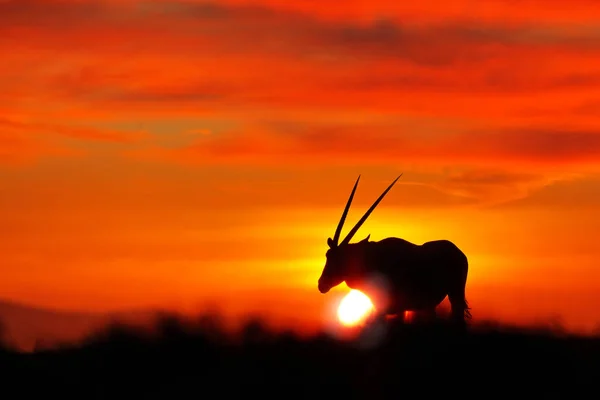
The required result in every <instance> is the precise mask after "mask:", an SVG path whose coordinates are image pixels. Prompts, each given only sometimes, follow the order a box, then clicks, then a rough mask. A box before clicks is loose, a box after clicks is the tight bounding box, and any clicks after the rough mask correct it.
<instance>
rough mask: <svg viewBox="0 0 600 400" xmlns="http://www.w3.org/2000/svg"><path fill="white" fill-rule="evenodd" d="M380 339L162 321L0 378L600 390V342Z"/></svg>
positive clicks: (192, 393) (308, 387) (487, 329)
mask: <svg viewBox="0 0 600 400" xmlns="http://www.w3.org/2000/svg"><path fill="white" fill-rule="evenodd" d="M382 332H383V334H381V333H382ZM376 333H377V330H376V329H375V327H371V328H365V329H364V330H363V331H361V332H359V333H358V334H357V336H356V337H353V338H349V339H344V340H342V339H336V338H334V337H331V336H328V335H325V334H322V335H318V336H315V337H310V338H301V337H299V336H296V335H295V334H293V333H291V332H274V331H272V330H269V329H267V328H266V326H265V325H263V324H262V323H261V321H260V320H251V321H249V322H248V323H246V324H245V325H243V327H242V328H241V329H238V330H237V331H230V330H227V329H225V328H224V327H223V323H222V321H221V320H220V319H219V318H218V316H214V315H213V316H202V317H199V318H194V319H192V318H189V319H183V318H180V317H176V316H172V315H163V316H161V317H160V318H159V319H158V320H157V321H156V324H154V325H153V326H152V327H151V329H147V328H146V329H143V328H141V327H138V328H134V327H129V326H125V325H118V324H115V325H112V326H110V327H108V328H107V329H105V330H103V331H99V332H96V333H95V334H94V335H92V336H90V337H88V338H87V339H86V340H84V341H83V342H81V343H79V344H76V345H75V344H74V345H69V346H62V347H60V348H54V349H45V350H39V351H36V352H34V353H19V352H16V351H14V350H11V349H10V348H6V347H5V348H3V349H2V350H0V365H1V367H0V368H1V369H0V373H2V377H3V382H4V383H3V391H6V392H7V393H13V391H14V393H15V395H14V396H17V394H18V397H19V398H33V397H34V396H35V397H36V398H39V397H40V396H43V397H51V396H52V397H54V396H56V397H57V398H60V399H65V398H86V399H100V398H102V399H103V398H107V399H108V398H110V399H116V398H119V399H120V398H123V399H125V398H126V399H132V398H140V399H142V398H143V399H159V398H160V399H171V398H215V397H228V398H240V397H251V396H258V397H261V398H265V397H268V398H286V397H291V398H310V399H312V398H364V399H378V398H402V397H405V398H406V396H433V395H437V396H439V395H443V396H454V395H457V396H460V397H462V398H481V397H496V396H503V397H504V396H513V397H523V396H536V398H538V397H544V398H548V397H549V398H563V397H566V398H577V397H578V396H579V395H582V396H583V395H584V394H585V393H588V394H587V395H586V397H587V396H589V395H593V393H595V392H597V391H598V390H597V388H596V385H597V382H599V381H598V380H597V379H598V378H599V377H600V372H599V371H600V339H599V338H594V337H581V336H574V335H568V334H565V333H560V332H558V333H557V332H554V331H552V330H551V329H545V330H544V329H517V328H510V327H502V326H499V325H494V324H479V325H473V326H470V327H469V328H468V329H467V331H460V330H457V329H455V328H453V327H452V326H450V325H448V324H447V323H446V322H444V321H440V322H436V323H433V324H427V325H424V324H407V325H398V324H393V323H392V324H390V325H389V326H388V328H386V330H384V331H379V333H380V335H379V336H377V335H376ZM377 337H378V339H377ZM374 338H375V339H374ZM3 397H4V396H3ZM4 398H6V397H4Z"/></svg>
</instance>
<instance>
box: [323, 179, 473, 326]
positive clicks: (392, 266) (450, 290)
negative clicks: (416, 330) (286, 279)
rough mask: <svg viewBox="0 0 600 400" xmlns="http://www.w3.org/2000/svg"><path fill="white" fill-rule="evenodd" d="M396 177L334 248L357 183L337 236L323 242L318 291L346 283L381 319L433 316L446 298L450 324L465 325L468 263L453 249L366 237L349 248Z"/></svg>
mask: <svg viewBox="0 0 600 400" xmlns="http://www.w3.org/2000/svg"><path fill="white" fill-rule="evenodd" d="M400 176H402V175H400ZM400 176H398V177H397V178H396V179H395V180H394V181H393V182H392V183H391V185H390V186H389V187H388V188H387V189H386V190H385V191H384V192H383V193H382V194H381V196H379V198H378V199H377V200H376V201H375V203H373V205H372V206H371V208H369V210H368V211H367V212H366V213H365V215H364V216H363V217H362V218H361V219H360V220H359V222H358V223H357V224H356V225H355V226H354V227H353V228H352V230H351V231H350V232H349V233H348V235H347V236H346V237H345V238H344V240H342V242H341V243H338V242H339V237H340V233H341V230H342V227H343V225H344V221H345V219H346V215H347V214H348V210H349V209H350V205H351V204H352V199H353V198H354V193H355V192H356V188H357V186H358V182H359V180H360V176H359V177H358V179H357V180H356V183H355V184H354V188H353V189H352V192H351V194H350V198H349V199H348V202H347V203H346V207H345V209H344V212H343V214H342V218H341V219H340V222H339V224H338V226H337V229H336V232H335V235H334V237H333V239H332V238H329V239H327V244H328V246H329V249H328V250H327V253H326V255H325V256H326V263H325V267H324V269H323V272H322V274H321V277H320V278H319V282H318V288H319V291H320V292H321V293H323V294H324V293H327V292H329V290H331V288H333V287H335V286H337V285H339V284H341V283H342V282H346V285H348V287H350V288H352V289H357V290H360V291H362V292H364V293H365V294H366V295H367V296H369V297H370V298H371V300H372V301H373V303H374V305H375V308H376V312H377V314H378V316H379V317H384V316H385V315H387V314H396V315H398V316H399V317H403V316H404V311H414V312H417V313H422V314H429V315H435V309H436V307H437V306H438V305H439V304H440V303H441V302H442V301H443V300H444V299H445V298H446V296H448V300H449V302H450V306H451V313H452V318H453V320H455V321H458V322H460V323H464V322H465V320H466V319H467V318H470V317H471V314H470V311H469V305H468V303H467V300H466V297H465V287H466V283H467V273H468V260H467V257H466V256H465V254H464V253H463V252H462V251H461V250H460V249H459V248H458V247H457V246H456V245H455V244H453V243H452V242H450V241H448V240H434V241H430V242H426V243H423V244H421V245H418V244H414V243H411V242H408V241H406V240H404V239H400V238H396V237H389V238H386V239H383V240H380V241H369V238H370V235H369V236H367V237H366V238H365V239H364V240H362V241H360V242H358V243H350V240H351V239H352V237H353V236H354V234H355V233H356V232H357V231H358V229H359V228H360V226H361V225H362V224H363V223H364V222H365V220H366V219H367V218H368V216H369V215H370V214H371V212H373V210H374V209H375V207H377V205H378V204H379V202H380V201H381V200H382V199H383V197H384V196H385V195H386V194H387V192H388V191H389V190H390V189H391V188H392V186H393V185H394V184H395V183H396V182H397V181H398V179H399V178H400Z"/></svg>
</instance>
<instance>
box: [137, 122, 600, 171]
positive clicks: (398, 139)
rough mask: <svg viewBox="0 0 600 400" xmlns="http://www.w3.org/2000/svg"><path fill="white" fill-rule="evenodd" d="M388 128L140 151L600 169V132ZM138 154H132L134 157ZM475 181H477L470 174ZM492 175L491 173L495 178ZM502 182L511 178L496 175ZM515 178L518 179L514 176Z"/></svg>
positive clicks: (228, 139) (211, 158)
mask: <svg viewBox="0 0 600 400" xmlns="http://www.w3.org/2000/svg"><path fill="white" fill-rule="evenodd" d="M419 133H421V132H418V133H416V134H415V132H412V131H411V130H409V129H407V128H401V127H394V126H382V125H364V126H356V125H348V126H336V127H322V126H318V125H315V126H314V127H313V126H306V125H304V126H302V127H301V128H300V129H296V130H288V131H285V130H282V131H275V132H273V131H268V130H265V129H262V130H261V129H260V128H252V127H249V128H248V130H247V131H243V132H240V133H237V132H225V133H221V134H214V135H210V136H203V137H198V138H195V140H194V141H192V142H191V143H188V144H187V145H184V146H181V147H179V148H175V149H166V148H158V147H148V148H146V149H139V151H136V153H135V154H136V155H137V156H140V157H142V158H143V157H149V158H157V159H162V160H165V161H166V160H170V161H174V162H181V163H191V164H231V165H236V164H238V165H243V164H267V165H269V164H271V165H276V164H281V163H285V162H289V163H298V164H304V163H312V164H319V163H322V164H336V163H342V164H362V163H364V164H375V165H381V164H388V165H389V164H393V163H406V162H422V163H424V164H434V165H448V164H453V163H458V164H473V165H488V164H492V165H494V164H496V165H511V164H513V163H517V165H518V166H540V167H544V166H556V165H561V166H565V165H566V166H568V165H579V164H585V165H596V166H597V160H598V159H600V132H596V131H590V132H585V131H552V130H545V129H529V130H526V129H519V130H506V131H498V132H496V131H491V132H490V131H486V130H482V131H472V130H469V129H467V130H462V131H457V132H450V133H447V132H439V131H438V132H435V131H432V132H429V133H428V134H425V135H420V134H419ZM130 154H131V153H130ZM467 178H469V179H471V180H474V179H475V178H477V176H470V177H469V176H463V177H462V179H463V180H465V179H467ZM491 178H494V176H493V175H491V176H486V177H485V179H487V180H490V179H491ZM495 178H496V179H500V178H504V179H506V178H509V177H508V176H502V177H499V176H495ZM511 178H514V177H511Z"/></svg>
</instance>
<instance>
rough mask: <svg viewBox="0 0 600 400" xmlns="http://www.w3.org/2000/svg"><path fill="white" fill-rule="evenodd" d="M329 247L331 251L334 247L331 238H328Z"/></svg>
mask: <svg viewBox="0 0 600 400" xmlns="http://www.w3.org/2000/svg"><path fill="white" fill-rule="evenodd" d="M327 246H329V248H330V249H331V248H332V247H333V240H331V238H327Z"/></svg>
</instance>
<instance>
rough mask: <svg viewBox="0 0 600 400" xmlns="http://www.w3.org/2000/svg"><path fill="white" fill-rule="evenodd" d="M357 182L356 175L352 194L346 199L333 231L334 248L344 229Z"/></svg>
mask: <svg viewBox="0 0 600 400" xmlns="http://www.w3.org/2000/svg"><path fill="white" fill-rule="evenodd" d="M358 181H360V175H358V179H356V183H355V184H354V188H353V189H352V193H350V197H349V198H348V202H347V203H346V208H344V212H343V213H342V218H340V222H339V223H338V226H337V228H336V229H335V235H334V236H333V244H334V246H337V245H338V242H339V240H340V233H342V228H343V227H344V221H346V216H347V215H348V210H349V209H350V205H351V204H352V199H353V198H354V193H355V192H356V187H357V186H358Z"/></svg>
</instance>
